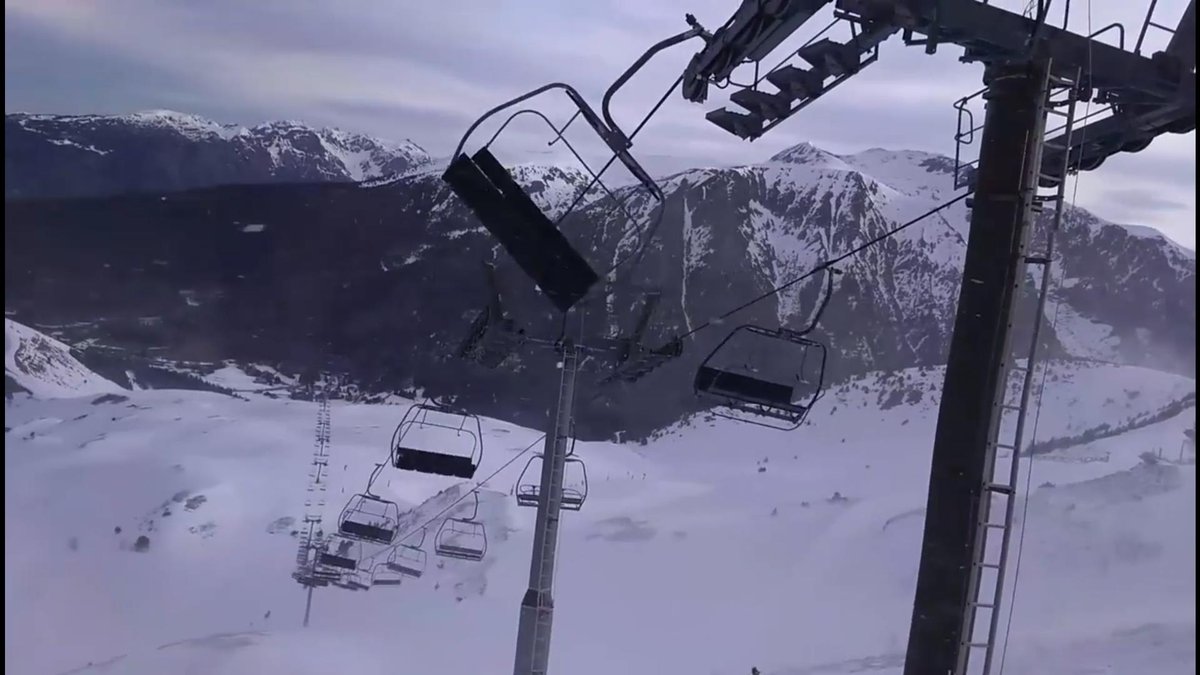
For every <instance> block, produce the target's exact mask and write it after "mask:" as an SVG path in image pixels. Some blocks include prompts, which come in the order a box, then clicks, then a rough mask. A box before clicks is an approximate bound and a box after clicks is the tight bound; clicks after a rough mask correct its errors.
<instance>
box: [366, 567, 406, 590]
mask: <svg viewBox="0 0 1200 675" xmlns="http://www.w3.org/2000/svg"><path fill="white" fill-rule="evenodd" d="M403 581H404V575H402V574H400V573H399V572H397V571H395V570H393V569H391V567H390V566H388V565H387V564H386V563H378V564H376V565H375V567H373V568H372V569H371V585H372V586H399V585H400V583H401V582H403Z"/></svg>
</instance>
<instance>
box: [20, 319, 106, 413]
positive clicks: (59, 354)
mask: <svg viewBox="0 0 1200 675" xmlns="http://www.w3.org/2000/svg"><path fill="white" fill-rule="evenodd" d="M120 389H121V388H120V387H118V386H117V385H116V384H113V383H112V382H110V381H108V380H106V379H104V378H103V377H101V376H99V375H97V374H96V373H94V372H92V371H91V370H89V369H88V368H87V367H85V366H84V365H83V364H82V363H80V362H79V361H78V360H77V359H76V358H75V357H73V356H71V350H70V348H69V347H67V346H66V345H64V344H63V343H61V342H59V341H58V340H55V339H54V338H52V337H48V336H46V335H43V334H41V333H39V332H38V331H35V330H33V329H32V328H29V327H28V326H22V325H21V324H19V323H17V322H16V321H13V320H12V319H5V320H4V392H5V394H6V395H11V394H14V393H18V392H25V393H30V394H33V395H34V396H39V397H47V398H55V397H57V398H64V397H72V396H94V395H97V394H106V393H111V392H116V391H120Z"/></svg>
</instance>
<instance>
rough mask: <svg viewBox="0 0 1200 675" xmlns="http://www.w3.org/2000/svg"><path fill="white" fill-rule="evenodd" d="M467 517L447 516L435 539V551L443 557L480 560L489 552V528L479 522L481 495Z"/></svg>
mask: <svg viewBox="0 0 1200 675" xmlns="http://www.w3.org/2000/svg"><path fill="white" fill-rule="evenodd" d="M472 494H473V495H474V499H475V502H474V503H475V506H474V508H473V509H472V511H471V515H470V516H469V517H467V518H446V519H445V520H443V521H442V526H441V527H439V528H438V533H437V536H436V537H434V541H433V552H434V554H435V555H439V556H441V557H443V558H454V559H456V560H467V561H470V562H478V561H480V560H483V556H484V555H485V554H486V553H487V529H486V528H485V527H484V526H483V523H481V522H479V521H478V520H477V518H478V517H479V495H478V494H477V493H472Z"/></svg>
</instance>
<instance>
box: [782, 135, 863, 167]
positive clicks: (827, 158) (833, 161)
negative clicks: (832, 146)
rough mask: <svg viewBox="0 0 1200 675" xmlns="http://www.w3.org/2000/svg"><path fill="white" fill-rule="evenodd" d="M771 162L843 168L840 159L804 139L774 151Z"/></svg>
mask: <svg viewBox="0 0 1200 675" xmlns="http://www.w3.org/2000/svg"><path fill="white" fill-rule="evenodd" d="M770 161H771V162H784V163H788V164H806V165H810V166H824V167H828V168H831V169H845V168H846V167H845V166H844V164H843V163H842V161H841V159H840V158H839V157H838V156H837V155H834V154H833V153H831V152H826V151H825V150H822V149H821V148H818V147H817V146H815V145H813V144H812V143H809V142H807V141H805V142H804V143H801V144H799V145H794V146H792V147H790V148H788V149H787V150H784V151H783V152H779V153H776V154H775V155H774V156H773V157H771V160H770Z"/></svg>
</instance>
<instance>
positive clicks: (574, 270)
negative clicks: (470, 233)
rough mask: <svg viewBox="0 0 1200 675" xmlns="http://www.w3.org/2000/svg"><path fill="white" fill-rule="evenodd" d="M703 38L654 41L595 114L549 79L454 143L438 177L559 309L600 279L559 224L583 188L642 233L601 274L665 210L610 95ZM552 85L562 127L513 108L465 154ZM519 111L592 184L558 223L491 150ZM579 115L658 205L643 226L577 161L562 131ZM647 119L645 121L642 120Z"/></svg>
mask: <svg viewBox="0 0 1200 675" xmlns="http://www.w3.org/2000/svg"><path fill="white" fill-rule="evenodd" d="M703 35H705V33H704V32H703V30H702V29H700V28H699V27H698V26H695V25H694V26H693V27H692V29H691V30H689V31H686V32H684V33H680V34H679V35H675V36H673V37H671V38H668V39H666V40H663V41H661V42H659V43H657V44H655V45H654V46H652V47H651V48H650V49H649V50H647V51H646V53H645V54H643V55H642V56H641V57H640V58H639V59H638V60H637V61H636V62H635V63H634V64H633V65H632V66H630V67H629V68H628V69H627V70H626V71H625V72H624V73H622V75H621V76H620V77H619V78H617V80H616V81H615V82H614V83H613V84H612V86H610V87H609V89H608V90H607V91H606V92H605V94H604V99H603V102H602V105H601V114H596V112H595V111H594V110H593V109H592V107H591V106H590V105H588V103H587V101H585V100H584V98H583V96H582V95H580V94H579V92H578V91H576V90H575V89H574V88H572V87H571V86H569V85H566V84H562V83H558V82H555V83H551V84H547V85H545V86H542V87H539V88H537V89H534V90H533V91H530V92H528V93H526V94H523V95H521V96H518V97H516V98H514V99H512V100H510V101H507V102H505V103H502V104H501V105H499V106H496V107H495V108H492V109H491V110H489V111H488V112H486V113H484V114H483V116H481V117H480V118H479V119H478V120H476V121H475V122H474V123H473V124H472V125H471V126H470V127H468V129H467V131H466V133H465V134H463V137H462V140H460V141H459V144H458V147H457V148H455V151H454V155H453V159H452V160H451V162H450V165H449V166H448V167H447V169H446V171H445V173H444V174H443V175H442V180H444V181H445V182H446V183H447V184H448V185H449V186H450V188H451V189H452V190H453V191H454V193H455V194H456V195H458V197H459V198H460V199H461V200H462V201H463V202H464V203H465V204H466V205H467V207H468V208H470V209H471V211H472V212H474V213H475V216H476V217H477V218H478V219H479V220H480V221H481V222H482V224H483V226H484V227H485V228H486V229H487V230H488V231H489V232H490V233H491V234H492V236H494V237H496V239H498V240H499V242H500V244H501V246H503V247H504V249H505V250H506V251H508V253H509V255H511V256H512V257H513V259H514V260H515V261H516V263H517V265H518V266H520V268H521V269H522V270H523V271H524V272H525V274H526V275H528V276H529V277H530V278H531V279H532V280H533V281H534V283H535V284H537V286H538V288H539V290H540V291H541V292H542V293H543V294H544V295H545V296H546V297H547V298H548V299H549V300H550V301H551V303H553V304H554V306H555V307H556V308H557V309H558V310H559V311H560V312H564V313H565V312H567V311H568V310H569V309H570V308H571V307H572V306H573V305H574V304H575V303H577V302H579V301H580V300H582V299H583V298H584V297H585V296H586V295H587V294H588V293H589V291H590V289H591V288H592V286H593V285H595V284H596V282H598V281H600V279H601V277H602V275H601V274H599V273H597V272H596V270H595V269H593V268H592V266H591V265H590V264H589V263H588V261H587V260H585V259H584V257H583V256H582V255H581V254H580V253H579V252H578V251H577V250H576V249H575V248H574V247H573V246H571V244H570V242H568V241H567V239H566V237H564V236H563V233H562V231H561V230H560V229H559V227H558V226H559V224H561V223H562V222H563V220H564V219H565V218H566V217H567V215H569V214H570V213H571V212H572V210H573V209H574V208H575V207H576V206H577V205H578V204H579V202H580V201H581V200H582V198H583V197H584V195H585V194H586V191H587V190H588V189H590V188H591V187H592V186H595V185H599V186H600V188H601V189H602V190H603V191H604V193H605V194H606V195H607V196H608V197H609V198H611V199H612V200H613V201H614V202H615V203H616V204H617V205H618V208H620V209H621V210H622V211H623V212H624V213H625V215H626V217H627V218H628V219H629V221H630V222H631V223H634V224H635V226H636V228H637V229H639V230H641V232H639V240H640V241H639V244H638V245H637V246H636V247H635V249H634V252H633V254H632V255H630V256H627V257H625V258H622V259H621V260H619V261H618V262H617V263H616V264H615V265H613V266H612V268H611V269H609V270H608V271H606V272H605V273H604V274H608V273H609V272H611V271H612V269H615V268H616V266H617V265H620V264H622V263H624V262H626V261H627V260H629V259H636V258H638V257H640V255H641V252H642V251H643V250H644V248H645V245H646V243H648V242H649V241H650V239H651V238H652V237H653V235H654V233H655V231H656V230H657V228H658V225H659V223H661V221H662V218H663V213H664V209H663V208H661V205H662V204H663V201H664V197H663V193H662V190H661V189H660V188H659V187H658V185H657V184H656V183H655V182H654V179H653V178H651V177H650V174H649V173H648V172H647V171H646V170H645V169H644V168H643V167H642V166H641V164H639V163H638V161H637V160H636V159H634V157H633V155H631V154H630V152H629V149H630V147H631V146H632V142H631V141H630V136H628V135H626V134H625V132H624V131H622V130H621V128H620V127H619V126H618V125H617V123H616V122H615V121H614V120H613V118H612V115H611V113H610V111H609V104H610V103H611V100H612V97H613V95H614V94H615V93H616V92H617V90H619V89H620V88H621V87H622V86H624V85H625V83H627V82H628V81H629V79H630V78H631V77H632V76H633V75H634V74H635V73H636V72H637V71H638V70H640V69H641V68H642V66H644V65H645V64H646V62H647V61H648V60H649V59H650V57H652V56H653V55H654V54H656V53H658V52H659V51H662V50H663V49H666V48H668V47H671V46H673V45H676V44H679V43H681V42H684V41H686V40H688V39H691V38H693V37H702V36H703ZM553 90H560V91H562V92H563V93H565V94H566V96H567V98H568V99H570V101H571V103H572V105H573V106H574V108H575V110H576V113H575V115H574V116H572V117H571V119H570V120H569V121H568V122H567V123H566V124H564V125H562V126H561V127H559V126H557V125H555V124H554V123H553V122H551V121H550V119H549V118H548V117H546V116H545V115H544V114H543V113H541V112H540V111H538V110H533V109H522V110H518V111H517V112H515V113H512V114H511V115H510V116H509V118H508V119H507V120H505V121H504V122H503V124H501V126H500V128H499V130H497V131H496V133H495V134H494V135H493V136H492V138H491V139H490V140H489V141H488V142H487V143H486V144H485V145H484V146H483V147H482V148H480V149H479V150H478V151H476V152H475V153H474V154H473V155H467V154H466V153H464V152H463V147H464V146H465V145H466V142H467V140H468V139H469V138H470V137H471V134H472V133H473V132H474V131H475V130H476V129H477V128H479V126H480V125H481V124H483V123H484V122H485V121H486V120H488V119H489V118H491V117H492V116H494V115H497V114H499V113H502V112H504V111H506V110H509V109H511V108H514V107H516V106H518V105H521V104H523V103H524V102H525V101H527V100H529V99H532V98H534V97H536V96H539V95H541V94H544V93H546V92H549V91H553ZM655 110H657V106H656V107H655V109H654V110H652V111H651V113H650V114H651V115H652V114H653V113H654V111H655ZM522 115H532V116H535V117H537V118H539V119H540V120H541V121H543V122H545V123H546V125H547V126H549V127H550V130H551V131H552V132H554V137H553V140H552V141H551V144H554V143H558V142H559V141H561V142H562V144H563V146H565V147H566V148H567V149H568V150H569V151H570V152H571V154H572V155H574V157H575V158H576V159H577V160H578V161H579V162H580V163H581V164H582V165H583V167H584V169H585V170H586V171H587V172H588V173H589V174H590V175H591V177H592V182H591V184H590V185H589V186H588V187H587V188H585V191H584V192H583V193H581V194H579V195H578V196H577V197H576V199H575V201H574V203H573V204H572V205H571V206H570V207H569V208H568V209H567V210H566V213H563V214H561V215H559V216H558V217H557V219H556V220H552V219H551V218H550V217H548V216H547V214H545V213H544V212H542V210H541V209H540V208H539V207H538V206H537V204H535V203H534V201H533V200H532V199H531V198H530V197H529V194H528V193H526V192H525V190H524V189H523V188H522V187H521V186H520V185H519V184H518V183H517V181H516V180H515V179H514V178H513V176H512V174H511V173H509V171H508V170H507V169H505V168H504V166H503V165H502V164H501V163H500V161H499V160H497V159H496V157H495V156H494V155H493V154H492V152H491V150H490V149H489V148H490V146H491V144H492V143H493V142H494V141H495V140H496V138H497V137H498V136H499V135H500V133H502V132H503V131H504V130H505V129H506V128H507V127H508V125H509V123H511V122H512V121H513V120H514V119H516V118H517V117H519V116H522ZM577 118H582V119H583V121H584V122H585V123H586V124H587V125H588V126H589V127H591V128H592V130H593V131H594V132H595V133H596V135H598V136H599V137H600V139H601V140H602V141H603V142H604V144H605V145H606V146H608V149H609V150H610V151H611V152H612V158H613V160H620V161H621V163H622V164H624V165H625V168H626V169H628V170H629V172H630V174H632V175H633V177H634V178H635V179H636V180H637V182H638V183H640V184H641V186H642V187H643V188H645V190H646V191H647V192H648V194H649V195H650V196H651V197H652V198H653V199H655V200H656V201H657V202H658V203H659V205H660V208H658V209H656V215H655V218H654V220H653V221H651V222H650V223H647V224H641V223H638V222H637V219H636V218H635V217H634V216H633V215H632V214H631V213H630V210H629V206H628V203H627V202H626V201H623V200H621V199H619V198H618V197H617V196H616V194H615V193H614V192H613V191H612V190H610V189H609V188H608V187H607V186H605V185H604V183H602V182H601V181H600V175H601V173H602V172H603V170H601V173H597V172H596V171H594V170H592V168H591V167H590V166H588V164H587V163H586V162H584V161H583V159H582V157H580V155H579V153H578V151H576V149H575V148H574V147H573V146H572V145H571V144H570V142H568V141H567V139H566V137H565V136H564V134H565V133H566V131H567V128H568V127H569V126H570V125H571V123H573V122H574V121H575V120H576V119H577ZM648 119H649V115H647V117H646V120H648ZM646 120H643V124H644V123H645V121H646ZM640 128H641V127H640V126H639V129H640ZM635 133H636V132H635ZM610 163H611V162H610ZM605 168H607V165H605Z"/></svg>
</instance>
